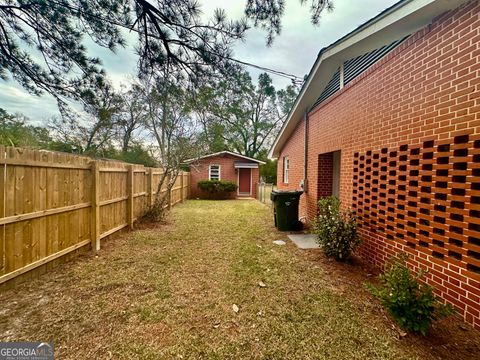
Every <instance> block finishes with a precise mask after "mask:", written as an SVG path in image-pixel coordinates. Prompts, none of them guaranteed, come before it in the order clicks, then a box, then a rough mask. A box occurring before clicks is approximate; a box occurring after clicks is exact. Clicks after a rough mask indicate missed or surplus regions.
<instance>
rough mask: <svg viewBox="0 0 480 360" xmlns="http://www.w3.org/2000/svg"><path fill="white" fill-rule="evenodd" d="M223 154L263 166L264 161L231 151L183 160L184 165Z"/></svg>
mask: <svg viewBox="0 0 480 360" xmlns="http://www.w3.org/2000/svg"><path fill="white" fill-rule="evenodd" d="M223 154H228V155H232V156H236V157H239V158H242V159H246V160H250V161H255V162H256V163H259V164H262V165H264V164H265V161H261V160H257V159H254V158H251V157H248V156H245V155H240V154H237V153H234V152H231V151H219V152H216V153H213V154H208V155H204V156H199V157H197V158H194V159H188V160H185V161H184V163H186V164H187V163H191V162H194V161H198V160H200V159H206V158H209V157H212V156H218V155H223Z"/></svg>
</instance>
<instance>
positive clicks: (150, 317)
mask: <svg viewBox="0 0 480 360" xmlns="http://www.w3.org/2000/svg"><path fill="white" fill-rule="evenodd" d="M285 238H286V237H285V234H283V233H278V232H276V231H275V229H274V228H273V227H272V215H271V213H270V209H269V208H268V207H267V206H265V205H263V204H260V203H258V202H256V201H254V200H238V201H217V202H214V201H188V202H187V203H185V204H182V205H178V206H176V207H175V208H174V209H173V210H172V213H171V216H170V219H169V221H168V223H167V224H165V225H161V226H156V227H146V226H144V227H143V229H140V230H137V231H135V232H131V233H127V234H124V235H123V236H121V237H119V238H117V239H112V240H109V241H108V242H106V243H105V244H104V247H103V248H102V250H101V251H100V252H99V253H98V256H95V255H93V254H91V255H87V256H83V257H81V258H79V259H78V260H75V261H73V262H70V263H67V264H64V265H62V266H61V267H59V268H57V269H55V270H53V271H51V272H49V273H47V274H45V275H43V276H42V277H41V278H39V279H37V280H34V281H30V282H29V283H26V284H23V285H20V286H18V287H16V288H15V289H12V290H8V291H6V292H4V293H1V294H0V303H1V304H2V306H1V309H0V340H1V341H14V340H31V341H34V340H35V341H47V340H53V341H54V342H55V347H56V354H55V355H56V358H58V359H87V358H91V359H94V358H95V359H109V358H112V359H135V358H139V359H302V360H304V359H415V358H418V359H438V358H452V359H467V358H472V359H473V358H475V357H476V356H478V354H479V351H480V347H479V343H480V340H479V333H478V332H477V331H475V330H472V329H471V328H470V327H468V326H467V325H463V324H462V323H461V322H459V321H458V320H457V319H455V318H453V319H452V318H450V319H447V320H444V321H442V322H441V323H439V324H436V325H435V327H434V329H433V330H432V334H431V336H430V337H428V338H426V339H425V338H422V337H416V336H412V335H407V336H406V337H401V336H400V335H399V331H398V329H396V328H395V327H394V326H393V323H392V322H391V321H390V319H389V318H388V317H387V316H386V314H385V312H384V311H383V310H382V309H381V307H380V306H379V305H378V303H377V302H376V301H375V300H373V299H372V297H371V296H370V295H369V294H368V293H367V292H366V291H365V290H364V289H363V287H362V283H363V282H364V281H367V280H368V277H367V275H369V269H368V267H366V266H364V265H362V263H360V262H359V261H357V262H356V263H354V264H340V265H339V264H335V263H333V262H331V261H329V260H327V259H325V258H324V257H323V255H322V254H321V252H320V251H318V250H313V251H301V250H298V249H296V248H295V247H294V246H293V245H292V244H291V243H288V244H287V246H278V245H275V244H273V243H272V241H273V240H277V239H285ZM259 282H263V283H264V284H265V285H266V286H265V287H261V286H259ZM262 285H263V284H262ZM233 305H236V306H238V312H235V311H234V309H233V307H234V306H233Z"/></svg>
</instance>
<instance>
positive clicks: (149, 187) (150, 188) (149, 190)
mask: <svg viewBox="0 0 480 360" xmlns="http://www.w3.org/2000/svg"><path fill="white" fill-rule="evenodd" d="M147 199H148V200H147V201H148V208H149V209H150V208H151V207H152V206H153V168H148V179H147Z"/></svg>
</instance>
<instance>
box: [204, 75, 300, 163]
mask: <svg viewBox="0 0 480 360" xmlns="http://www.w3.org/2000/svg"><path fill="white" fill-rule="evenodd" d="M212 86H213V88H212V87H206V88H205V89H202V90H201V91H200V94H201V95H200V96H199V99H200V100H199V101H198V102H197V105H198V108H196V109H197V114H198V115H197V116H198V117H199V119H200V120H201V123H202V125H203V136H205V137H206V138H207V141H208V143H209V144H215V143H216V139H218V138H219V137H221V138H222V139H223V143H224V144H225V146H226V147H227V148H229V149H230V150H232V151H235V152H238V153H240V154H242V155H245V156H249V157H257V156H259V155H260V154H261V153H262V150H263V149H265V148H266V147H268V146H269V145H270V142H271V140H272V137H273V134H274V133H275V130H277V129H278V128H279V127H280V126H281V125H282V123H283V121H284V120H285V118H286V115H287V114H288V111H289V109H290V107H291V105H292V104H293V101H294V99H295V97H296V88H295V87H294V86H293V85H290V86H288V87H287V88H286V89H284V90H280V91H278V92H277V91H276V90H275V87H274V86H273V84H272V79H271V78H270V76H269V75H268V74H266V73H264V74H261V75H260V76H259V78H258V82H257V85H254V84H253V83H252V79H251V78H250V75H249V74H248V73H247V72H246V71H244V70H242V69H241V70H240V71H239V72H238V73H237V74H236V75H235V76H234V77H233V78H230V79H227V80H224V81H221V82H218V83H216V84H213V85H212ZM210 150H212V149H210Z"/></svg>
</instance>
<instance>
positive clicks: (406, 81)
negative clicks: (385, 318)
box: [269, 0, 480, 328]
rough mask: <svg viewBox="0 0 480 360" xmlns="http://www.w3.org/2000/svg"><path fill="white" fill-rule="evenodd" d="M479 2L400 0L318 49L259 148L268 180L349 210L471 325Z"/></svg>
mask: <svg viewBox="0 0 480 360" xmlns="http://www.w3.org/2000/svg"><path fill="white" fill-rule="evenodd" d="M479 29H480V3H479V1H478V0H471V1H461V0H459V1H442V0H425V1H408V0H402V1H399V2H398V3H396V4H395V5H394V6H392V7H390V8H388V9H387V10H385V11H384V12H383V13H381V14H379V15H378V16H377V17H375V18H373V19H371V20H369V21H368V22H367V23H365V24H364V25H362V26H360V27H358V28H357V29H356V30H354V31H353V32H351V33H349V34H347V35H346V36H345V37H343V38H342V39H340V40H338V41H337V42H335V43H334V44H332V45H330V46H328V47H326V48H324V49H322V50H321V51H320V53H319V56H318V58H317V60H316V62H315V64H314V65H313V68H312V70H311V72H310V74H309V76H308V78H307V80H306V82H305V84H304V86H303V88H302V90H301V91H300V94H299V96H298V98H297V100H296V102H295V104H294V106H293V108H292V110H291V112H290V114H289V116H288V118H287V121H286V122H285V124H284V126H283V127H282V129H281V131H280V133H279V134H278V136H277V138H276V140H275V143H274V145H273V147H272V149H271V151H270V154H269V156H270V157H272V158H278V159H279V161H278V176H277V178H278V184H277V185H278V187H279V188H280V189H298V188H301V187H303V189H304V191H305V193H304V195H302V197H301V205H300V211H301V214H302V216H305V217H306V218H307V219H312V218H313V217H314V216H315V214H316V211H317V201H318V199H319V198H321V197H322V196H328V195H332V194H333V195H337V196H339V197H340V199H341V201H342V204H343V206H344V207H348V208H352V209H353V210H354V211H355V212H356V215H357V218H358V225H359V231H360V234H361V237H362V239H363V244H362V246H361V250H360V252H361V255H362V256H363V257H364V258H366V259H367V260H369V261H371V262H372V263H374V264H377V265H379V266H380V265H382V264H383V263H384V262H385V260H386V259H387V258H389V257H391V256H392V255H395V254H397V253H399V252H404V253H408V254H409V255H410V258H409V264H410V266H411V267H412V268H413V269H415V270H418V269H419V268H422V269H425V270H428V273H427V275H426V281H427V282H428V283H429V284H430V285H433V286H434V287H435V288H436V292H437V295H439V296H441V297H442V298H443V299H444V300H445V301H446V302H448V303H450V304H452V305H453V306H454V307H455V308H456V309H457V310H458V312H459V313H460V314H461V315H462V316H463V317H464V319H465V320H466V321H467V322H469V323H471V324H473V325H474V326H475V327H477V328H480V65H479V64H480V32H479Z"/></svg>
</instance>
